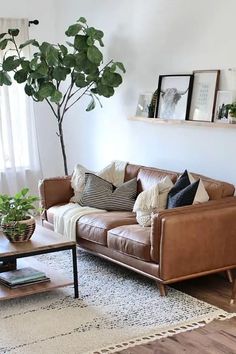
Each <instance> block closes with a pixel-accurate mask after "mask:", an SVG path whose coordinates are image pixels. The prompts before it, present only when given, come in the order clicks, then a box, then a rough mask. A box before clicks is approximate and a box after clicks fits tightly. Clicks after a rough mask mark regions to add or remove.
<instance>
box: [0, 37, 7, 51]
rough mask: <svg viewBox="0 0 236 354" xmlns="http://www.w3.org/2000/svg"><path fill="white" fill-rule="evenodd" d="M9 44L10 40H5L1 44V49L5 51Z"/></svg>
mask: <svg viewBox="0 0 236 354" xmlns="http://www.w3.org/2000/svg"><path fill="white" fill-rule="evenodd" d="M7 43H8V39H3V40H2V41H1V42H0V49H5V48H6V46H7Z"/></svg>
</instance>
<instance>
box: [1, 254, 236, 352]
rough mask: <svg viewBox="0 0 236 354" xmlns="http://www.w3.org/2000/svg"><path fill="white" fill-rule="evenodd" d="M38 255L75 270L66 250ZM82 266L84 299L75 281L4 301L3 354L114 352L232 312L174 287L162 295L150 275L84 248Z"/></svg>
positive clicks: (80, 255)
mask: <svg viewBox="0 0 236 354" xmlns="http://www.w3.org/2000/svg"><path fill="white" fill-rule="evenodd" d="M37 258H38V259H40V261H43V262H45V263H46V264H48V265H49V266H50V267H55V268H56V269H61V271H62V272H64V273H69V272H71V261H70V254H69V253H68V252H67V251H66V252H59V253H56V254H49V255H43V256H39V257H37ZM78 267H79V290H80V299H74V298H73V287H72V286H71V287H68V288H62V289H60V290H59V289H58V290H56V291H52V292H48V293H43V294H35V295H33V296H28V297H24V298H21V299H13V300H8V301H2V302H1V307H0V353H1V354H48V353H50V354H68V353H69V354H85V353H114V352H116V351H119V350H122V349H124V348H128V347H132V346H134V345H137V344H141V343H147V342H148V341H151V340H154V339H157V338H162V337H166V336H170V335H173V334H175V333H179V332H183V331H187V330H191V329H194V328H198V327H200V326H203V325H204V324H205V323H207V322H210V321H211V320H213V319H217V318H219V319H226V318H230V317H232V314H231V315H230V314H228V313H226V312H224V311H222V310H220V309H218V308H216V307H214V306H211V305H209V304H207V303H204V302H202V301H199V300H197V299H195V298H193V297H191V296H188V295H186V294H184V293H181V292H179V291H177V290H174V289H171V288H170V289H169V293H168V296H167V297H161V296H159V292H158V290H157V287H156V284H155V283H154V282H153V281H152V280H150V279H147V278H144V277H142V276H140V275H138V274H136V273H134V272H131V271H128V270H125V269H124V268H122V267H119V266H117V265H114V264H112V263H110V262H107V261H104V260H102V259H100V258H98V257H95V256H91V255H89V254H87V253H85V252H82V251H79V253H78Z"/></svg>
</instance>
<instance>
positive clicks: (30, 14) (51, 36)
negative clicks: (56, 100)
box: [0, 0, 63, 176]
mask: <svg viewBox="0 0 236 354" xmlns="http://www.w3.org/2000/svg"><path fill="white" fill-rule="evenodd" d="M55 4H56V0H47V1H41V2H40V1H36V0H21V1H18V2H17V1H3V0H0V8H1V14H0V16H1V17H9V18H29V19H30V20H34V19H38V20H39V25H38V26H34V25H32V26H30V27H29V36H30V38H36V39H37V40H39V41H40V42H41V41H49V42H50V41H52V42H54V40H55V18H56V13H55V11H56V6H55ZM34 111H35V119H36V127H37V135H38V143H39V150H40V160H41V165H42V169H43V174H44V176H55V175H59V174H62V171H63V166H62V162H61V156H60V151H59V144H58V138H57V136H56V128H57V127H56V121H55V120H54V119H53V117H52V114H51V112H50V111H49V109H48V107H47V105H46V104H44V103H39V104H34Z"/></svg>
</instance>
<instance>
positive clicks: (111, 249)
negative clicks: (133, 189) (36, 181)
mask: <svg viewBox="0 0 236 354" xmlns="http://www.w3.org/2000/svg"><path fill="white" fill-rule="evenodd" d="M166 175H169V176H170V178H171V179H172V181H173V182H175V181H176V179H177V177H178V175H179V174H178V173H175V172H171V171H165V170H160V169H156V168H148V167H143V166H138V165H131V164H128V165H127V167H126V171H125V180H126V181H127V180H129V179H132V178H134V177H135V176H137V179H138V191H139V192H140V191H142V190H145V189H148V188H150V187H152V186H153V185H154V184H156V183H157V182H158V181H159V180H161V179H162V178H163V177H164V176H166ZM193 176H194V177H201V179H202V181H203V183H204V185H205V188H206V190H207V192H208V194H209V197H210V200H209V201H208V202H206V203H203V204H198V205H191V206H185V207H179V208H174V209H168V210H163V211H161V212H159V213H157V214H156V215H154V217H153V219H152V225H151V227H145V228H143V227H141V226H140V225H139V224H137V222H136V218H135V214H134V213H132V212H125V211H124V212H120V211H119V212H116V211H114V212H106V213H97V214H96V213H94V214H90V215H87V216H83V217H81V218H80V220H79V221H78V222H77V242H78V245H79V247H81V248H83V249H84V250H86V251H89V252H91V253H94V254H96V255H98V256H101V257H104V258H106V259H109V260H111V261H113V262H115V263H118V264H120V265H123V266H125V267H127V268H130V269H132V270H134V271H136V272H139V273H141V274H143V275H145V276H148V277H150V278H152V279H154V280H156V281H157V284H158V286H159V289H160V292H161V294H162V295H165V294H166V288H165V284H171V283H174V282H177V281H180V280H184V279H189V278H194V277H198V276H203V275H206V274H210V273H216V272H222V271H227V273H228V275H229V276H230V275H231V270H232V269H233V268H236V197H233V194H234V186H233V185H231V184H229V183H225V182H221V181H217V180H213V179H210V178H207V177H204V176H200V175H196V174H193ZM72 195H73V190H72V189H71V185H70V177H57V178H48V179H44V180H42V181H41V184H40V197H41V203H42V206H43V207H44V208H45V212H44V214H43V220H42V221H43V225H44V226H45V227H48V228H50V229H53V215H54V213H55V209H56V208H58V206H59V205H62V204H65V203H68V202H69V199H70V198H71V196H72Z"/></svg>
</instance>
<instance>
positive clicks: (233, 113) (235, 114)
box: [227, 102, 236, 124]
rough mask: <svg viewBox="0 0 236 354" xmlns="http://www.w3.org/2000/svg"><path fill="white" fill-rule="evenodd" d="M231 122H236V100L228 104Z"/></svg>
mask: <svg viewBox="0 0 236 354" xmlns="http://www.w3.org/2000/svg"><path fill="white" fill-rule="evenodd" d="M227 109H228V115H229V123H231V124H236V102H233V103H231V104H227Z"/></svg>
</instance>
